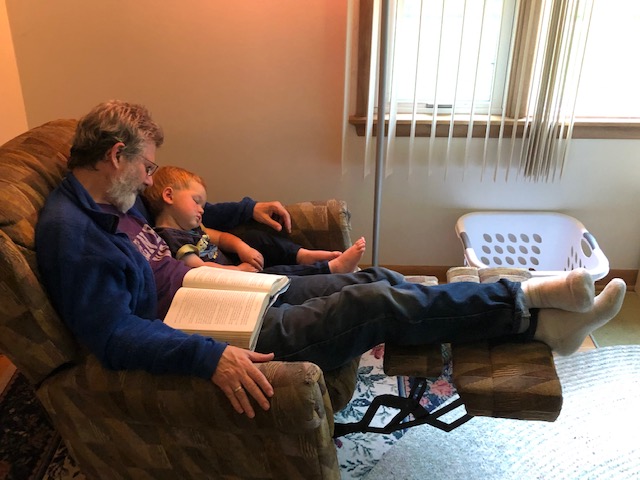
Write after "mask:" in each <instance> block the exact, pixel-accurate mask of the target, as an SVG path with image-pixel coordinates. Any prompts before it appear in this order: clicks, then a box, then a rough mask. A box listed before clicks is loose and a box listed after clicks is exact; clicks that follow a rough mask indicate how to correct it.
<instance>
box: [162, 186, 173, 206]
mask: <svg viewBox="0 0 640 480" xmlns="http://www.w3.org/2000/svg"><path fill="white" fill-rule="evenodd" d="M162 200H164V203H166V204H169V205H173V188H172V187H164V190H162Z"/></svg>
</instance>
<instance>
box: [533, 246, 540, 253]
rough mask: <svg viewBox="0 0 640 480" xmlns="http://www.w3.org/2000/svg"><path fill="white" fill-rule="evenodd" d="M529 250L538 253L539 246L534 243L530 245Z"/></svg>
mask: <svg viewBox="0 0 640 480" xmlns="http://www.w3.org/2000/svg"><path fill="white" fill-rule="evenodd" d="M531 251H532V252H533V253H535V254H536V255H540V248H539V247H537V246H535V245H532V246H531Z"/></svg>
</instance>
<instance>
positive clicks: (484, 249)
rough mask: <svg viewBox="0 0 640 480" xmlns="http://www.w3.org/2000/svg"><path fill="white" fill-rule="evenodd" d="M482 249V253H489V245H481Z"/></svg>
mask: <svg viewBox="0 0 640 480" xmlns="http://www.w3.org/2000/svg"><path fill="white" fill-rule="evenodd" d="M482 251H483V252H484V253H491V249H490V248H489V247H487V246H486V245H483V246H482Z"/></svg>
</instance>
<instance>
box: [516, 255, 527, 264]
mask: <svg viewBox="0 0 640 480" xmlns="http://www.w3.org/2000/svg"><path fill="white" fill-rule="evenodd" d="M518 263H519V264H520V265H526V264H527V261H526V260H525V259H524V258H522V257H518Z"/></svg>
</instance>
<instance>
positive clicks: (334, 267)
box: [329, 237, 367, 273]
mask: <svg viewBox="0 0 640 480" xmlns="http://www.w3.org/2000/svg"><path fill="white" fill-rule="evenodd" d="M366 248H367V243H366V241H365V239H364V237H360V238H359V239H358V240H356V241H355V243H354V244H353V245H351V246H350V247H349V248H347V249H346V250H345V251H344V252H343V253H342V255H340V256H339V257H336V258H334V259H333V260H329V271H330V272H331V273H351V272H353V271H355V269H356V268H357V267H358V263H359V262H360V260H361V259H362V255H364V251H365V249H366Z"/></svg>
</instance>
